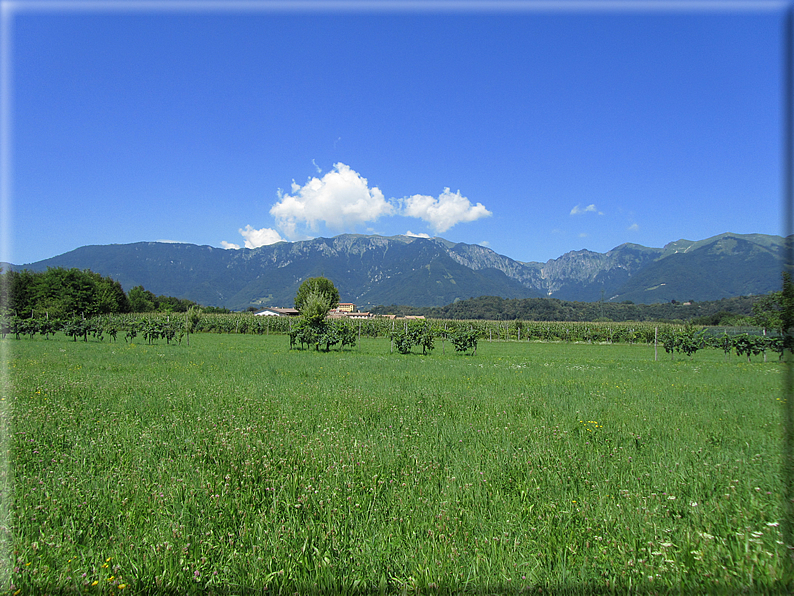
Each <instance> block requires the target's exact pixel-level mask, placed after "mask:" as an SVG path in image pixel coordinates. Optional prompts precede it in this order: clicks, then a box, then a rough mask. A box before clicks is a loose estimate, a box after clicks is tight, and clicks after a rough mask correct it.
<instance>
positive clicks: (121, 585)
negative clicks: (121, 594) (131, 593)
mask: <svg viewBox="0 0 794 596" xmlns="http://www.w3.org/2000/svg"><path fill="white" fill-rule="evenodd" d="M126 587H127V584H119V590H123V589H124V588H126Z"/></svg>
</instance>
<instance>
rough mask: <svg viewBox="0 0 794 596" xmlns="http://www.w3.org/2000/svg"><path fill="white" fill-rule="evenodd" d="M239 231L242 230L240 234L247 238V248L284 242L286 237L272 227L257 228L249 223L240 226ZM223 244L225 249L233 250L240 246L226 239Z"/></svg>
mask: <svg viewBox="0 0 794 596" xmlns="http://www.w3.org/2000/svg"><path fill="white" fill-rule="evenodd" d="M237 231H238V232H240V235H241V236H242V237H243V238H245V247H246V248H259V247H260V246H266V245H268V244H275V243H276V242H284V239H283V238H282V237H281V235H280V234H279V233H278V232H277V231H276V230H274V229H272V228H262V229H261V230H256V229H254V228H252V227H251V226H250V225H249V226H245V227H244V228H240V229H239V230H237ZM221 246H223V248H225V249H233V250H237V249H239V248H240V245H239V244H235V243H233V242H226V240H223V241H222V242H221Z"/></svg>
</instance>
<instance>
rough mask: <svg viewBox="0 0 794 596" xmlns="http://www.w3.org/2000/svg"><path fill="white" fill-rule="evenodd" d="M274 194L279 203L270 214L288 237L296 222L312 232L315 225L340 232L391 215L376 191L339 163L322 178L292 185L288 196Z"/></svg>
mask: <svg viewBox="0 0 794 596" xmlns="http://www.w3.org/2000/svg"><path fill="white" fill-rule="evenodd" d="M278 194H279V201H278V202H277V203H276V204H275V205H273V207H272V208H271V209H270V214H271V215H272V216H273V217H275V218H276V225H277V226H278V227H279V228H280V229H281V230H282V231H283V232H284V234H286V235H287V236H288V237H290V238H294V237H295V236H296V227H297V225H298V224H299V223H305V224H306V225H308V226H309V228H310V229H312V230H316V229H317V224H318V222H323V223H325V224H326V225H327V226H328V227H330V228H334V229H338V230H344V229H350V228H353V227H355V226H356V225H358V224H363V223H365V222H368V221H374V220H376V219H378V218H379V217H381V216H383V215H392V214H393V213H394V212H395V208H394V205H392V204H391V203H389V202H388V201H386V199H385V198H384V197H383V193H382V192H381V191H380V189H378V188H377V187H372V188H369V184H368V183H367V179H366V178H363V177H362V176H361V175H360V174H359V173H358V172H356V171H355V170H352V169H350V167H349V166H346V165H345V164H343V163H337V164H334V169H333V171H331V172H328V173H327V174H326V175H325V176H323V177H322V178H310V179H309V181H308V182H307V183H306V184H304V185H303V186H299V185H298V184H296V183H295V182H293V183H292V189H291V194H285V193H283V192H281V191H279V193H278Z"/></svg>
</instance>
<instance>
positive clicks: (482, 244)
mask: <svg viewBox="0 0 794 596" xmlns="http://www.w3.org/2000/svg"><path fill="white" fill-rule="evenodd" d="M480 246H491V243H490V242H488V241H487V240H483V241H482V242H480Z"/></svg>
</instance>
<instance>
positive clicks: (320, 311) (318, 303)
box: [300, 290, 331, 325]
mask: <svg viewBox="0 0 794 596" xmlns="http://www.w3.org/2000/svg"><path fill="white" fill-rule="evenodd" d="M329 310H331V298H330V297H329V296H328V295H327V294H326V293H323V292H320V291H318V290H309V292H308V293H307V294H306V296H305V297H304V298H303V300H302V302H301V309H300V313H301V314H300V316H301V318H302V319H304V320H306V321H308V322H309V323H311V324H313V325H318V324H319V323H321V322H322V321H323V320H325V316H326V315H327V314H328V311H329Z"/></svg>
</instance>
